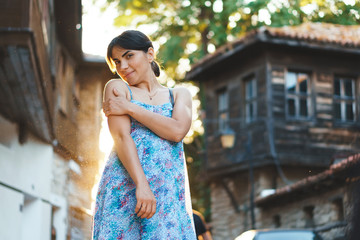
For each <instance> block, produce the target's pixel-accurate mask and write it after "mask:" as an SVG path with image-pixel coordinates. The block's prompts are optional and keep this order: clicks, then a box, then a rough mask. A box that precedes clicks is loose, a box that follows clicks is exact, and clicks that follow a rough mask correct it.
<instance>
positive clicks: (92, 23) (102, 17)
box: [82, 0, 157, 56]
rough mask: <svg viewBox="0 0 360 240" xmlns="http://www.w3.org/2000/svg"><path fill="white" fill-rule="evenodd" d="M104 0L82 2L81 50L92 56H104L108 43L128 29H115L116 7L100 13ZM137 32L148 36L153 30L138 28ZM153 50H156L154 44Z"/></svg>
mask: <svg viewBox="0 0 360 240" xmlns="http://www.w3.org/2000/svg"><path fill="white" fill-rule="evenodd" d="M105 3H106V0H96V1H95V3H94V0H82V5H83V18H82V48H83V51H84V52H85V53H88V54H92V55H99V56H105V55H106V49H107V46H108V44H109V43H110V41H111V40H112V39H113V38H114V37H116V36H118V35H119V34H121V33H122V32H123V31H125V30H128V29H130V28H129V27H115V26H114V24H113V23H114V19H115V18H116V17H117V15H118V13H117V10H116V6H114V5H111V6H109V7H108V8H106V10H105V11H102V10H101V8H102V7H103V6H104V5H105ZM137 30H140V31H142V32H144V33H145V34H147V35H150V34H151V33H152V32H151V31H154V29H152V28H149V27H148V26H144V27H138V28H137ZM154 48H155V50H156V49H157V45H156V43H154Z"/></svg>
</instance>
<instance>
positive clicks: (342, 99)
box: [332, 75, 358, 123]
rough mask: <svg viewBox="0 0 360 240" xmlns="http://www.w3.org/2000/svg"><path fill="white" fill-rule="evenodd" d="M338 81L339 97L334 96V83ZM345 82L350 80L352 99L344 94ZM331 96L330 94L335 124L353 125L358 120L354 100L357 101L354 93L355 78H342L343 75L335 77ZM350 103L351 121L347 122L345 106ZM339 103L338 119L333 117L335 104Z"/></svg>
mask: <svg viewBox="0 0 360 240" xmlns="http://www.w3.org/2000/svg"><path fill="white" fill-rule="evenodd" d="M336 80H339V81H340V89H339V90H340V95H336V94H335V81H336ZM345 80H351V90H352V97H348V96H346V94H345V86H344V85H345V84H344V82H345ZM332 86H333V94H332V100H333V103H332V109H333V119H334V121H335V122H337V123H355V122H356V121H357V120H358V117H357V116H358V113H357V108H356V107H357V106H356V99H357V92H356V78H355V77H351V76H344V75H335V76H334V78H333V85H332ZM350 102H351V104H352V110H353V112H352V114H353V119H352V120H348V119H347V118H346V115H347V112H346V105H347V104H349V103H350ZM337 103H340V118H337V116H335V114H336V108H335V104H337Z"/></svg>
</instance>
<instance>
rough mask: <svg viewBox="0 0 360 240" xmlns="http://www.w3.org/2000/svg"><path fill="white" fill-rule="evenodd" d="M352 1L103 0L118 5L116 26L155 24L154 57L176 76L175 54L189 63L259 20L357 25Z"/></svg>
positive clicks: (359, 7)
mask: <svg viewBox="0 0 360 240" xmlns="http://www.w3.org/2000/svg"><path fill="white" fill-rule="evenodd" d="M352 1H353V2H352ZM352 1H351V0H348V1H342V0H289V1H284V0H167V1H163V0H146V1H145V0H144V1H140V0H107V3H108V5H107V6H110V5H111V6H114V5H116V6H117V8H118V11H119V16H118V17H117V18H116V19H115V25H116V26H138V25H143V24H152V25H155V26H156V27H157V31H156V32H155V33H154V34H152V36H151V37H152V39H153V40H156V41H159V42H160V43H161V46H160V49H159V58H160V59H161V60H162V64H163V66H164V68H165V69H166V72H167V74H168V75H169V76H170V77H172V78H173V79H175V80H181V79H182V78H183V77H184V75H183V74H184V73H183V72H182V73H181V72H178V71H176V68H177V67H178V65H179V60H180V59H188V60H189V63H190V64H193V63H195V62H196V61H198V60H200V59H201V58H203V57H204V56H205V55H206V54H207V53H208V48H209V47H210V48H211V47H212V48H216V47H219V46H221V45H223V44H224V43H226V42H227V41H229V40H232V39H234V38H237V37H240V36H242V35H243V34H245V33H246V32H248V31H250V30H252V29H256V28H259V27H260V26H263V25H269V26H274V27H279V26H284V25H297V24H301V23H303V22H306V21H314V22H329V23H338V24H346V25H351V24H352V25H354V24H359V23H360V17H359V12H360V1H358V0H352ZM345 2H347V3H348V4H346V3H345ZM264 16H265V18H264Z"/></svg>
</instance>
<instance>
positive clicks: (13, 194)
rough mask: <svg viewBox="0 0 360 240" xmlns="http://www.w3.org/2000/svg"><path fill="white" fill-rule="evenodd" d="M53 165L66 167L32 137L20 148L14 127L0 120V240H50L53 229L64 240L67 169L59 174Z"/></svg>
mask: <svg viewBox="0 0 360 240" xmlns="http://www.w3.org/2000/svg"><path fill="white" fill-rule="evenodd" d="M55 162H63V165H66V164H67V161H66V160H64V159H61V157H60V156H58V155H57V154H55V153H54V152H53V147H52V146H51V145H50V144H48V143H44V142H41V141H40V140H39V139H37V138H36V137H34V136H32V135H31V134H29V136H28V138H27V141H26V142H25V143H24V144H20V143H19V142H18V130H17V126H16V124H13V123H11V122H9V121H7V120H6V119H4V118H3V117H1V116H0V240H3V239H4V240H5V239H6V240H20V239H24V240H25V239H26V240H28V239H34V240H35V239H36V240H50V237H51V226H52V225H54V226H55V228H56V231H57V240H66V233H67V224H68V219H67V214H68V211H67V209H68V206H67V201H66V197H65V196H66V194H67V192H66V188H67V182H66V179H67V174H66V170H67V167H66V168H64V169H65V170H64V171H65V172H64V171H60V172H59V170H58V168H61V167H59V166H57V165H56V164H55ZM53 168H55V169H56V170H57V171H58V173H57V174H54V171H53V170H54V169H53ZM55 172H56V171H55ZM55 178H56V180H57V181H54V179H55ZM52 182H53V183H54V184H53V186H58V189H53V190H54V191H56V192H57V194H54V193H52ZM59 185H61V186H59ZM61 195H63V196H61ZM52 210H54V213H53V222H52Z"/></svg>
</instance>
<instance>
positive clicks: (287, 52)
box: [186, 23, 360, 240]
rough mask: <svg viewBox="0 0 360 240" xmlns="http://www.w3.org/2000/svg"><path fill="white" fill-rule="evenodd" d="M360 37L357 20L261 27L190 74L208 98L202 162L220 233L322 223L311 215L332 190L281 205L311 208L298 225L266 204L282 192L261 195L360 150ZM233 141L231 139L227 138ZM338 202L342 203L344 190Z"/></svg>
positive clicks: (218, 235) (290, 208)
mask: <svg viewBox="0 0 360 240" xmlns="http://www.w3.org/2000/svg"><path fill="white" fill-rule="evenodd" d="M359 37H360V27H359V26H340V25H333V24H324V23H304V24H302V25H299V26H292V27H290V26H287V27H281V28H271V27H263V28H260V29H258V30H255V31H252V32H250V33H248V34H247V35H245V36H244V37H242V38H240V39H238V40H236V41H234V42H229V43H228V44H226V45H224V46H223V47H220V48H219V49H218V50H217V51H215V52H214V53H213V54H209V55H208V56H205V57H204V58H203V59H202V60H200V61H199V62H198V63H196V64H194V65H193V66H192V68H191V70H190V71H189V72H188V73H187V75H186V79H187V80H192V81H195V82H197V83H198V84H199V86H200V91H201V92H202V94H203V96H204V99H205V100H204V102H203V108H204V112H205V113H206V117H205V118H204V125H205V132H206V135H205V139H206V157H205V159H204V169H205V172H206V175H207V179H208V181H209V183H210V187H211V219H212V221H211V224H212V232H213V236H214V239H215V240H217V239H219V240H220V239H233V238H234V237H235V236H237V235H239V234H240V233H241V232H243V231H245V230H247V229H251V228H264V227H279V228H281V227H297V228H300V227H312V228H318V227H320V226H322V225H323V224H324V220H323V219H322V220H321V221H313V222H311V221H310V223H309V221H307V217H310V216H314V217H315V214H320V215H323V214H324V215H326V214H325V213H324V212H323V211H322V210H321V211H320V212H314V211H317V210H318V208H317V207H315V205H316V201H318V202H317V203H321V202H323V201H325V199H326V198H328V197H330V195H331V194H330V193H329V194H330V195H326V194H328V193H323V194H322V195H318V196H316V197H315V198H317V200H314V199H312V200H311V201H312V202H311V201H310V200H309V199H310V198H307V199H305V200H304V202H301V203H300V202H295V203H293V204H292V205H291V204H290V203H289V204H287V205H285V204H282V205H279V206H277V211H278V212H279V213H280V212H282V211H286V212H288V213H289V214H288V215H286V216H291V215H292V214H290V211H296V213H298V211H299V210H298V209H300V211H303V208H305V210H304V211H305V212H306V214H299V215H296V217H297V219H296V221H297V222H296V224H293V222H292V221H295V219H293V220H289V219H287V218H286V217H285V218H284V216H282V215H281V214H275V211H269V210H267V209H269V207H271V206H272V204H275V202H276V201H277V200H279V199H280V198H282V197H283V195H279V196H278V198H276V199H277V200H276V201H270V200H269V201H267V200H265V199H266V198H264V200H260V199H262V198H263V197H265V196H267V195H268V194H274V192H275V193H276V192H277V191H278V190H279V189H284V188H285V189H287V188H286V187H289V186H292V184H294V183H296V182H298V181H301V180H302V179H307V178H308V177H311V176H314V175H316V174H321V173H322V172H323V171H326V170H327V169H328V168H329V166H330V165H331V164H333V163H337V162H339V161H340V160H342V159H345V158H347V157H349V156H352V155H354V154H357V153H359V152H360V95H359V93H360V91H359V90H360V68H359V63H360V41H359V39H360V38H359ZM226 139H228V140H229V139H230V140H231V139H232V140H233V142H232V143H230V145H226V144H225V143H226V142H225V141H222V140H226ZM332 167H333V166H332ZM355 179H356V178H355ZM340 183H341V184H342V185H341V186H342V187H344V188H346V186H345V183H344V181H340ZM332 184H334V185H336V181H335V182H334V183H332ZM340 188H341V187H340V186H337V189H338V190H336V191H340V192H341V191H342V190H339V189H340ZM338 193H339V192H338ZM290 195H291V194H290ZM334 195H336V194H334ZM274 196H276V194H275V195H274ZM285 198H286V197H285ZM330 198H331V197H330ZM335 198H336V197H335ZM307 201H309V204H305V203H306V202H307ZM334 201H335V202H336V204H338V206H339V207H340V206H343V207H344V209H345V207H346V206H345V205H344V204H345V201H346V199H345V198H341V199H340V200H339V198H336V199H335V200H334ZM261 205H264V206H265V205H266V208H264V207H262V206H261ZM307 206H309V207H307ZM283 207H284V208H283ZM285 208H287V209H285ZM345 213H346V211H345ZM284 214H285V213H284ZM292 216H293V215H292ZM316 217H317V218H318V217H319V216H318V215H316ZM324 217H325V218H326V216H324ZM346 217H347V216H346V215H345V216H344V219H346ZM330 218H331V217H330ZM334 228H336V226H335V225H334ZM323 230H324V229H323ZM331 231H332V230H331V229H327V230H326V231H325V230H324V236H326V233H325V232H331ZM341 234H342V233H338V236H341ZM328 235H329V234H328ZM330 235H331V234H330ZM326 239H335V236H327V238H326Z"/></svg>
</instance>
